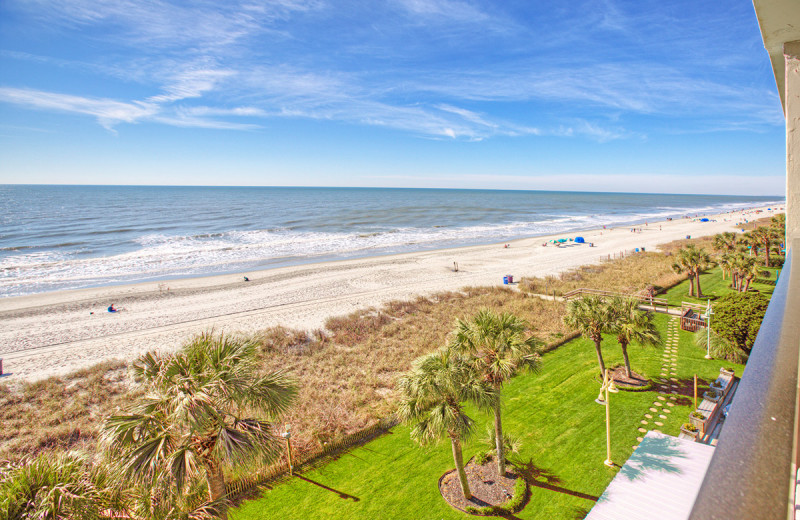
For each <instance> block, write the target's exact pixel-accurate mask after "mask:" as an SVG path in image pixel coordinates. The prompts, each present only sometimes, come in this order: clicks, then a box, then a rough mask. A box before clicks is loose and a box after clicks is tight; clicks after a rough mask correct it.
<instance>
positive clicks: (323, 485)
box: [295, 475, 361, 502]
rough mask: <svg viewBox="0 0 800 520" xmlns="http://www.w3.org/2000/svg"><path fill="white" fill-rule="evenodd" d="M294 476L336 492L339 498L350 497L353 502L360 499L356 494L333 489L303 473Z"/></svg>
mask: <svg viewBox="0 0 800 520" xmlns="http://www.w3.org/2000/svg"><path fill="white" fill-rule="evenodd" d="M295 476H296V477H297V478H299V479H300V480H303V481H305V482H308V483H309V484H314V485H315V486H318V487H321V488H322V489H325V490H327V491H330V492H331V493H336V494H337V495H339V498H342V499H345V500H347V499H350V500H352V501H353V502H358V501H360V500H361V499H360V498H358V497H357V496H353V495H348V494H347V493H345V492H344V491H339V490H338V489H333V488H332V487H328V486H326V485H325V484H320V483H319V482H315V481H313V480H311V479H310V478H307V477H304V476H303V475H295Z"/></svg>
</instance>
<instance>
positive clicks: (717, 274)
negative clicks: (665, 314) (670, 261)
mask: <svg viewBox="0 0 800 520" xmlns="http://www.w3.org/2000/svg"><path fill="white" fill-rule="evenodd" d="M767 270H768V271H769V272H770V276H769V277H764V279H766V280H769V281H771V282H774V281H775V280H777V275H778V274H779V273H780V269H779V268H774V267H771V268H769V269H767ZM730 284H731V280H730V278H726V279H725V280H723V279H722V269H720V268H718V267H716V268H714V269H711V270H709V271H708V272H706V273H704V274H701V275H700V288H701V289H702V290H703V295H704V296H705V298H694V297H692V296H689V282H688V281H685V282H681V283H680V284H678V285H676V286H675V287H673V288H671V289H669V290H668V291H667V292H666V295H664V296H661V297H664V298H666V299H667V301H668V302H669V303H670V305H677V306H680V304H681V302H691V303H699V304H705V303H706V302H707V301H708V299H711V300H712V301H714V300H716V299H717V298H721V297H722V296H725V295H726V294H730V293H732V292H734V290H733V289H731V288H730ZM750 288H751V289H755V290H757V291H759V292H761V293H762V294H763V295H764V296H766V297H767V298H770V297H771V296H772V291H774V290H775V286H774V285H772V284H765V283H758V282H756V281H755V280H753V283H751V284H750Z"/></svg>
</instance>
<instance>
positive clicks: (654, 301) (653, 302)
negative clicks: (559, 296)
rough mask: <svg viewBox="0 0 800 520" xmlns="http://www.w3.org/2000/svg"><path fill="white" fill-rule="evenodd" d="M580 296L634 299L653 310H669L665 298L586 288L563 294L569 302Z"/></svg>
mask: <svg viewBox="0 0 800 520" xmlns="http://www.w3.org/2000/svg"><path fill="white" fill-rule="evenodd" d="M581 296H599V297H601V298H614V297H620V298H635V299H637V300H639V301H640V302H642V303H645V304H647V305H648V306H650V307H653V310H657V309H658V307H664V309H665V310H666V309H669V302H667V300H666V298H655V297H652V298H651V297H650V296H648V295H644V294H641V293H632V294H626V293H621V292H614V291H604V290H602V289H589V288H586V287H580V288H578V289H573V290H571V291H569V292H568V293H565V294H564V299H565V300H570V299H572V298H579V297H581Z"/></svg>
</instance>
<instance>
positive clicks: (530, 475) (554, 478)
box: [514, 460, 599, 502]
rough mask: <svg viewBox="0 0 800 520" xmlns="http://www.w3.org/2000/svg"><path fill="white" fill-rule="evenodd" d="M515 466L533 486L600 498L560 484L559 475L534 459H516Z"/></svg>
mask: <svg viewBox="0 0 800 520" xmlns="http://www.w3.org/2000/svg"><path fill="white" fill-rule="evenodd" d="M514 467H515V468H516V469H517V471H518V472H519V474H520V475H522V477H523V478H525V480H527V481H528V483H529V484H530V485H531V486H535V487H538V488H541V489H547V490H548V491H555V492H557V493H563V494H565V495H570V496H573V497H577V498H583V499H585V500H592V501H594V502H597V500H598V499H599V497H596V496H594V495H590V494H588V493H581V492H580V491H575V490H572V489H567V488H565V487H562V486H560V485H559V484H561V478H559V476H558V475H556V474H554V473H551V472H550V471H549V470H547V469H544V468H540V467H538V466H536V464H534V463H533V460H529V461H528V462H521V461H515V462H514Z"/></svg>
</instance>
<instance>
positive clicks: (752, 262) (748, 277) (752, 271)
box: [740, 257, 769, 292]
mask: <svg viewBox="0 0 800 520" xmlns="http://www.w3.org/2000/svg"><path fill="white" fill-rule="evenodd" d="M744 259H745V260H748V261H747V262H743V277H744V282H745V284H744V287H743V288H741V289H740V290H741V292H747V291H749V290H750V283H751V282H752V281H753V278H755V277H757V276H764V277H769V271H767V270H765V269H762V268H761V266H759V265H758V264H757V263H756V259H755V258H747V257H745V258H744Z"/></svg>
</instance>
